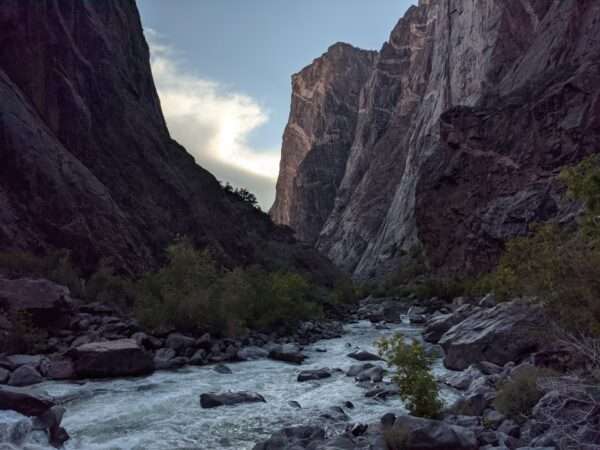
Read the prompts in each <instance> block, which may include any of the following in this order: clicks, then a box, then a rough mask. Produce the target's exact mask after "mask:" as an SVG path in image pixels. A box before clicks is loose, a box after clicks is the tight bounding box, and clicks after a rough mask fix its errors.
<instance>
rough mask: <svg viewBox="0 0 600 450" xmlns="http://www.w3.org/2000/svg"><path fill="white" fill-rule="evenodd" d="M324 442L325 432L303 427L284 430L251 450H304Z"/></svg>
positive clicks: (315, 428) (316, 428)
mask: <svg viewBox="0 0 600 450" xmlns="http://www.w3.org/2000/svg"><path fill="white" fill-rule="evenodd" d="M323 441H325V430H324V429H323V428H320V427H312V426H303V427H289V428H284V429H283V430H281V431H278V432H277V433H274V434H273V435H272V436H271V437H270V438H269V439H267V440H266V441H264V442H261V443H259V444H256V445H255V446H254V447H253V450H292V449H294V450H297V449H306V448H308V447H309V445H310V446H311V448H315V447H316V445H318V444H319V443H321V442H323Z"/></svg>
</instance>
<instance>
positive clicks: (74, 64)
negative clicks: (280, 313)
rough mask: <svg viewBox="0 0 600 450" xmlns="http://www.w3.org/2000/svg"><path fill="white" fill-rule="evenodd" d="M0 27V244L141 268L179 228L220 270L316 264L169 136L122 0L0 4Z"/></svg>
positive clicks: (129, 7) (131, 12)
mask: <svg viewBox="0 0 600 450" xmlns="http://www.w3.org/2000/svg"><path fill="white" fill-rule="evenodd" d="M0 29H1V30H2V32H1V33H0V48H2V51H1V52H0V98H1V100H2V101H1V102H0V160H1V161H2V164H0V250H25V251H34V252H44V251H47V250H52V249H63V248H64V249H69V250H71V251H72V253H73V257H74V259H75V260H76V262H77V263H78V264H79V265H81V266H82V267H84V269H86V270H93V269H94V268H95V267H96V265H97V263H98V261H99V260H100V259H101V258H110V260H111V262H112V264H113V265H114V266H115V267H116V268H118V269H122V270H124V271H126V272H132V273H141V272H144V271H147V270H149V269H152V268H155V267H156V266H157V265H158V264H160V262H161V257H162V256H163V254H164V248H165V246H166V245H167V244H169V243H170V242H172V240H173V239H174V238H175V236H177V235H188V236H190V237H191V238H193V239H194V241H195V242H196V243H197V244H198V245H200V246H210V247H211V248H212V249H213V250H214V251H215V253H216V254H218V255H220V257H221V258H222V259H223V260H224V262H225V263H226V264H228V265H234V264H246V263H254V262H264V261H266V260H268V259H269V252H271V253H272V254H274V253H277V254H278V255H283V256H285V257H289V258H290V261H295V262H294V263H292V264H297V265H298V266H304V267H305V268H307V269H308V270H309V271H310V270H311V268H314V267H320V268H323V267H325V266H323V264H324V260H323V259H321V258H320V257H318V256H316V253H315V252H314V251H312V250H310V249H308V248H307V247H306V246H299V245H296V244H295V243H294V239H293V237H292V236H291V234H290V233H289V232H287V231H286V230H285V229H283V228H282V227H276V226H275V225H274V224H273V223H272V222H271V221H270V220H269V218H268V217H266V215H265V214H263V213H261V212H259V211H257V210H255V208H253V207H252V206H250V205H248V204H246V203H244V202H242V201H241V200H240V199H238V198H237V196H236V195H234V194H231V193H227V192H225V191H224V190H223V189H222V188H221V186H220V185H219V183H218V182H217V180H216V179H215V178H214V177H213V176H212V175H211V174H210V173H208V172H207V171H205V170H204V169H202V168H201V167H199V166H197V165H196V164H195V162H194V160H193V158H192V156H190V155H189V154H188V153H187V152H186V151H185V149H183V148H182V147H181V146H180V145H178V144H177V143H176V142H175V141H173V140H172V139H171V138H170V136H169V132H168V130H167V126H166V124H165V121H164V118H163V114H162V111H161V107H160V102H159V99H158V96H157V94H156V89H155V86H154V81H153V78H152V74H151V70H150V64H149V50H148V46H147V44H146V41H145V39H144V35H143V32H142V26H141V23H140V18H139V14H138V11H137V8H136V4H135V1H134V0H106V1H99V2H82V1H79V0H64V1H62V0H61V1H58V0H43V1H37V0H8V1H6V2H3V5H2V8H1V10H0Z"/></svg>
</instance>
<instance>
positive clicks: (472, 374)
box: [441, 366, 482, 391]
mask: <svg viewBox="0 0 600 450" xmlns="http://www.w3.org/2000/svg"><path fill="white" fill-rule="evenodd" d="M481 376H482V373H481V372H480V371H479V369H477V368H476V367H475V366H469V368H468V369H467V370H464V371H462V372H455V373H448V374H446V375H445V376H443V377H442V379H441V381H442V382H443V383H444V384H447V385H448V386H451V387H453V388H455V389H458V390H460V391H466V390H467V389H469V387H470V386H471V383H472V382H473V381H474V380H476V379H477V378H479V377H481Z"/></svg>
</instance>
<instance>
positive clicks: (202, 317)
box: [136, 239, 321, 335]
mask: <svg viewBox="0 0 600 450" xmlns="http://www.w3.org/2000/svg"><path fill="white" fill-rule="evenodd" d="M313 291H314V289H313V287H312V286H311V285H310V284H309V283H308V282H307V281H306V280H305V279H304V278H302V277H301V276H300V275H298V274H294V273H286V272H266V271H264V270H262V269H260V268H256V267H254V268H249V269H246V270H244V269H241V268H238V269H235V270H233V271H227V272H221V271H219V269H218V267H217V264H216V261H215V260H214V259H213V258H212V257H211V256H210V254H209V253H208V252H206V251H204V252H202V251H198V250H196V249H195V248H194V247H193V245H192V244H191V242H189V241H188V240H186V239H184V240H180V241H178V242H176V243H175V244H173V245H172V246H170V247H169V248H168V263H167V265H166V266H165V267H164V268H162V269H161V270H160V271H158V272H156V273H153V274H149V275H147V276H145V277H144V278H143V279H142V280H140V282H139V283H138V285H137V295H136V311H137V315H138V317H139V319H140V320H141V321H142V323H144V324H145V325H146V326H148V327H150V328H159V327H162V326H167V327H169V326H174V327H176V328H180V329H187V330H209V331H213V332H216V333H220V332H225V333H226V334H228V335H235V334H238V333H239V332H240V331H241V330H243V329H244V328H246V327H250V328H257V329H273V328H278V327H293V326H294V325H295V324H296V323H297V322H298V321H301V320H307V319H311V318H314V317H318V316H319V315H320V313H321V309H320V307H319V306H318V305H317V302H316V299H315V298H314V297H313Z"/></svg>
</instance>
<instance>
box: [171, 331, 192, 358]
mask: <svg viewBox="0 0 600 450" xmlns="http://www.w3.org/2000/svg"><path fill="white" fill-rule="evenodd" d="M195 345H196V340H195V339H193V338H191V337H187V336H184V335H183V334H180V333H171V334H169V336H168V337H167V341H166V346H167V347H168V348H171V349H173V350H175V351H176V352H177V353H178V354H180V353H181V352H182V351H184V350H185V349H186V348H189V347H194V346H195Z"/></svg>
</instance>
